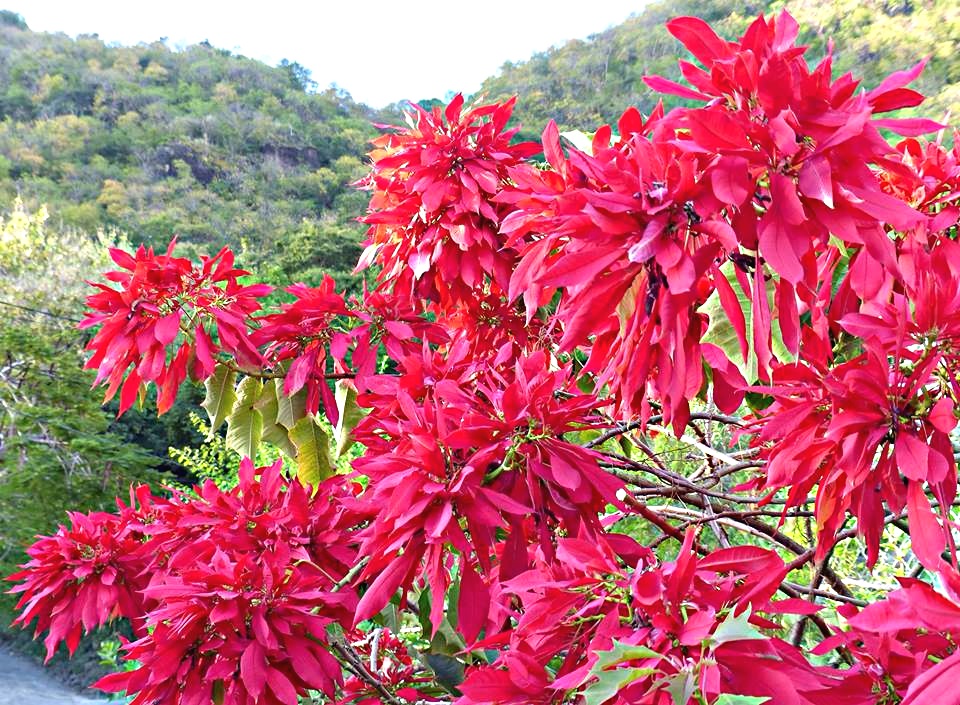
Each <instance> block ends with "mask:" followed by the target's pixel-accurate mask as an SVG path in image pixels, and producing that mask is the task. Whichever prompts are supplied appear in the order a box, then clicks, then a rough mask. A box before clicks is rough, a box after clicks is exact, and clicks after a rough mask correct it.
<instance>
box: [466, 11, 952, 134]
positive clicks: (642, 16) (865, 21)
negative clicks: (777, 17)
mask: <svg viewBox="0 0 960 705" xmlns="http://www.w3.org/2000/svg"><path fill="white" fill-rule="evenodd" d="M784 7H786V8H787V9H789V11H790V12H791V13H792V14H793V15H794V16H795V17H796V18H797V20H798V21H799V22H800V25H801V27H802V32H803V34H801V40H802V41H803V42H805V43H807V44H809V45H810V49H809V51H808V56H809V57H810V58H812V59H818V58H820V57H822V56H823V55H824V53H825V51H826V43H827V40H828V39H831V38H832V39H834V40H835V41H836V43H837V46H838V47H840V49H839V50H838V51H837V52H836V54H835V60H834V68H835V72H837V75H839V73H842V72H844V71H853V72H854V73H855V74H858V75H862V76H863V77H864V80H865V85H866V86H874V85H876V84H877V83H878V82H879V80H880V77H881V76H883V75H886V74H888V73H890V72H891V71H895V70H898V69H901V68H906V67H908V66H911V65H913V64H914V63H916V61H917V60H918V59H919V58H920V57H923V56H927V55H929V56H930V57H931V58H930V63H929V65H928V67H927V69H926V71H925V72H924V74H923V76H921V78H920V80H919V81H918V82H917V86H919V88H920V90H921V91H923V92H924V93H925V94H926V95H927V96H928V97H929V101H930V102H929V104H926V105H925V106H924V112H925V114H929V115H934V116H935V115H944V114H945V113H946V112H947V111H950V113H951V114H952V115H957V114H958V113H960V54H958V52H957V47H958V46H960V4H957V3H956V2H953V1H952V0H925V1H923V0H917V1H913V0H864V1H859V0H830V2H824V1H823V0H795V1H793V2H786V3H784V2H781V1H779V0H778V1H775V2H762V1H757V0H736V1H734V0H669V1H660V2H654V3H651V4H649V5H648V6H647V7H646V8H645V9H644V10H643V11H642V12H640V13H639V14H636V15H633V16H631V17H630V18H629V19H628V20H627V21H626V22H624V23H622V24H620V25H617V26H616V27H613V28H611V29H609V30H607V31H605V32H601V33H599V34H595V35H592V36H591V37H589V38H588V39H587V40H583V41H580V40H577V41H571V42H568V43H566V44H564V45H562V46H560V47H556V48H554V49H551V50H549V51H545V52H541V53H538V54H535V55H534V56H533V57H531V58H530V59H529V60H527V61H524V62H520V63H515V64H513V63H507V64H504V66H503V67H502V68H501V70H500V72H499V73H498V74H497V75H496V76H493V77H491V78H489V79H487V81H485V82H484V84H483V87H482V88H481V91H480V93H483V94H486V96H487V97H489V98H503V97H506V96H509V95H513V94H518V95H519V96H520V99H519V101H518V103H517V106H518V109H517V113H516V116H517V118H518V119H519V120H520V121H521V122H522V124H523V125H524V133H525V134H528V135H535V134H537V133H538V132H539V130H540V129H542V126H543V125H544V124H545V123H546V122H547V121H548V120H549V119H551V118H552V119H554V120H556V121H557V122H558V123H559V124H560V125H561V126H562V127H567V128H579V129H585V130H591V129H594V128H595V127H596V126H598V125H600V124H603V123H609V122H613V121H615V120H616V118H617V117H618V116H619V115H620V113H621V112H622V111H623V109H624V108H625V107H626V106H628V105H637V106H639V107H640V108H641V109H646V110H649V109H650V108H651V107H652V105H653V104H654V103H655V100H656V98H655V96H654V95H653V93H652V92H651V91H650V90H649V89H648V88H647V87H646V86H645V85H644V84H643V82H642V81H641V78H642V77H643V76H644V75H645V74H660V75H664V76H668V77H670V78H674V79H677V78H678V77H679V71H678V69H677V57H678V56H682V53H681V52H682V51H683V50H682V47H681V46H680V44H679V42H677V41H676V40H675V39H673V37H671V36H670V35H669V34H668V33H667V31H666V30H665V29H664V23H665V22H666V21H667V20H669V19H670V18H671V17H676V16H679V15H695V16H698V17H702V18H703V19H705V20H707V21H708V22H710V23H711V24H712V25H713V26H714V27H715V28H717V31H718V32H719V33H720V34H721V35H722V36H726V37H728V38H733V37H736V36H739V34H740V33H742V32H743V30H744V29H745V28H746V27H747V25H748V24H749V22H750V21H752V20H753V19H754V18H755V17H756V16H757V14H759V13H760V12H764V13H767V14H770V13H771V12H779V11H780V10H781V9H783V8H784Z"/></svg>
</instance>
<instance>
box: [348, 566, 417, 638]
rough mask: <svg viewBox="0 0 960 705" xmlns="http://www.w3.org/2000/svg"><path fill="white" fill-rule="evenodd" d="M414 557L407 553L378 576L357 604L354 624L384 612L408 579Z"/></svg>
mask: <svg viewBox="0 0 960 705" xmlns="http://www.w3.org/2000/svg"><path fill="white" fill-rule="evenodd" d="M412 557H413V553H412V552H408V553H405V554H404V555H402V556H399V557H397V558H395V559H394V560H392V561H390V562H389V563H388V564H387V567H386V568H384V569H383V571H382V572H381V573H380V574H379V575H377V577H376V579H375V580H374V581H373V583H371V585H370V587H369V588H367V591H366V592H365V593H364V594H363V597H362V598H360V602H359V603H358V604H357V612H356V615H355V616H354V622H353V623H354V624H359V623H360V622H362V621H363V620H365V619H370V617H372V616H373V615H375V614H377V613H378V612H379V611H380V610H382V609H383V608H384V607H385V606H386V604H387V602H389V601H390V598H391V597H393V593H395V592H396V591H397V589H398V588H399V587H400V585H401V584H402V583H403V580H404V578H406V575H407V572H408V571H409V569H410V561H411V558H412Z"/></svg>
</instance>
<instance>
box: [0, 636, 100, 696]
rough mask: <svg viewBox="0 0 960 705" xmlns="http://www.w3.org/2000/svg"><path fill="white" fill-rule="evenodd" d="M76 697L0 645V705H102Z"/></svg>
mask: <svg viewBox="0 0 960 705" xmlns="http://www.w3.org/2000/svg"><path fill="white" fill-rule="evenodd" d="M106 702H107V701H105V700H96V699H94V698H90V697H85V696H82V695H77V694H76V693H74V692H73V691H71V690H69V689H67V688H65V687H64V686H63V685H61V684H60V683H58V682H57V681H55V680H54V679H53V678H52V677H51V676H50V674H49V673H47V672H46V671H44V670H43V668H41V667H40V666H38V665H37V664H35V663H33V662H32V661H28V660H26V659H25V658H23V657H22V656H17V655H15V654H12V653H10V652H9V651H7V650H6V649H5V648H4V647H3V646H0V705H105V703H106Z"/></svg>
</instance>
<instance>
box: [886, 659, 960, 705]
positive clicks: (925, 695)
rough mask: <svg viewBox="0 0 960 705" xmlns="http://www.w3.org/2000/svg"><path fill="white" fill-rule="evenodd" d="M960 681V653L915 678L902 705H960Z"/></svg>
mask: <svg viewBox="0 0 960 705" xmlns="http://www.w3.org/2000/svg"><path fill="white" fill-rule="evenodd" d="M958 681H960V651H957V652H954V653H953V654H951V655H950V656H948V657H947V658H945V659H944V660H943V661H941V662H940V663H938V664H937V665H936V666H934V667H933V668H931V669H930V670H928V671H925V672H924V673H922V674H920V676H919V677H917V678H915V679H914V680H913V681H912V682H911V683H910V687H909V688H907V696H906V697H905V698H904V699H903V701H902V702H901V703H900V705H960V688H958V687H957V683H958Z"/></svg>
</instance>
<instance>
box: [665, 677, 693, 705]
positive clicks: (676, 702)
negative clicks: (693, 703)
mask: <svg viewBox="0 0 960 705" xmlns="http://www.w3.org/2000/svg"><path fill="white" fill-rule="evenodd" d="M667 683H669V685H668V686H667V692H668V693H670V697H671V698H673V705H687V703H688V702H690V698H692V697H693V694H694V693H695V692H696V690H697V683H696V680H695V679H694V677H693V674H692V673H691V672H690V671H680V672H679V673H676V674H674V675H672V676H670V678H668V679H667Z"/></svg>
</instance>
